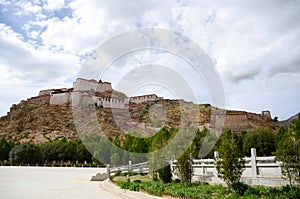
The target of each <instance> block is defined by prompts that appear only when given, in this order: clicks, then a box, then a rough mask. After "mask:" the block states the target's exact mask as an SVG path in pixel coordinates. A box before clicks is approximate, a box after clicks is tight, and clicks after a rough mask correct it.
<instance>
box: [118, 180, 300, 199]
mask: <svg viewBox="0 0 300 199" xmlns="http://www.w3.org/2000/svg"><path fill="white" fill-rule="evenodd" d="M142 177H145V176H142ZM116 181H117V185H118V186H120V187H121V188H122V189H129V190H131V191H144V192H147V193H148V194H151V195H156V196H162V195H172V196H174V197H176V198H190V199H199V198H207V199H209V198H212V199H214V198H217V199H224V198H231V199H235V198H243V199H256V198H257V199H258V198H278V199H281V198H282V199H285V198H291V199H292V198H300V187H293V188H291V187H287V186H285V187H276V188H270V187H262V186H257V187H249V186H246V187H247V188H246V190H245V191H244V192H243V193H242V194H241V193H239V192H235V191H232V190H228V189H227V187H224V186H222V185H209V184H207V183H192V184H189V185H187V186H184V185H182V184H181V183H179V182H175V181H173V182H171V183H167V184H163V183H161V182H159V181H151V180H147V181H144V180H140V179H130V181H127V180H124V179H121V178H119V179H116Z"/></svg>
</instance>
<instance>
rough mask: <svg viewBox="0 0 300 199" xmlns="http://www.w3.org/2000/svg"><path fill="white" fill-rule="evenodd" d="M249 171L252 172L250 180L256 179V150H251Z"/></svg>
mask: <svg viewBox="0 0 300 199" xmlns="http://www.w3.org/2000/svg"><path fill="white" fill-rule="evenodd" d="M251 170H252V178H257V166H256V149H255V148H251Z"/></svg>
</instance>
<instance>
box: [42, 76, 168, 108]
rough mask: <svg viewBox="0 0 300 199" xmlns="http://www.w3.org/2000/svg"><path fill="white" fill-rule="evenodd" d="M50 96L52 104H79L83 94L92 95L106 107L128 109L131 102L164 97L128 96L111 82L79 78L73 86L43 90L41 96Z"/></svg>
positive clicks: (154, 95)
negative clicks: (113, 86) (116, 89)
mask: <svg viewBox="0 0 300 199" xmlns="http://www.w3.org/2000/svg"><path fill="white" fill-rule="evenodd" d="M42 96H50V101H49V104H50V105H62V104H66V103H73V105H75V106H76V105H79V103H80V102H79V99H80V97H82V96H86V97H91V98H92V99H93V101H94V103H95V104H97V106H99V107H104V108H117V109H127V108H128V106H129V102H131V103H142V102H147V101H155V100H160V99H163V98H162V97H158V96H157V95H156V94H149V95H142V96H134V97H127V96H126V95H125V94H123V93H120V92H118V91H114V90H113V89H112V86H111V83H109V82H102V81H101V80H100V81H96V80H94V79H91V80H87V79H83V78H77V79H76V81H75V82H74V83H73V88H69V89H67V88H61V89H48V90H41V91H40V92H39V97H42Z"/></svg>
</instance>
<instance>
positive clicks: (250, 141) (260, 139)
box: [242, 128, 276, 156]
mask: <svg viewBox="0 0 300 199" xmlns="http://www.w3.org/2000/svg"><path fill="white" fill-rule="evenodd" d="M274 140H275V139H274V134H273V132H272V130H271V129H268V128H258V129H256V130H255V131H254V132H252V133H248V134H246V135H244V136H243V141H242V143H243V144H242V145H243V151H244V154H245V155H246V156H250V151H251V148H255V149H256V151H257V155H258V156H270V155H272V153H273V152H275V150H276V146H275V141H274Z"/></svg>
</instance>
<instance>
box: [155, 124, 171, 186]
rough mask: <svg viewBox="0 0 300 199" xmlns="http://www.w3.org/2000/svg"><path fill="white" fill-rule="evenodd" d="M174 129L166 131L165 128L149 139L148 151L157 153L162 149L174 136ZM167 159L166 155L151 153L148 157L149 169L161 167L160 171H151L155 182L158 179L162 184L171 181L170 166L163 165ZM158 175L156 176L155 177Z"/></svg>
mask: <svg viewBox="0 0 300 199" xmlns="http://www.w3.org/2000/svg"><path fill="white" fill-rule="evenodd" d="M175 132H176V129H174V128H171V129H170V130H168V129H167V128H166V127H163V128H161V129H160V130H159V131H158V132H157V133H156V134H155V136H153V137H152V138H151V139H150V141H149V142H150V147H149V150H150V151H151V152H153V151H157V150H159V149H161V148H162V147H164V146H165V145H166V144H168V142H169V141H170V139H171V138H172V136H173V134H175ZM167 157H168V154H161V153H153V155H152V156H151V157H149V160H150V168H151V167H152V168H153V167H157V166H158V165H161V166H159V167H161V168H160V169H158V170H156V171H152V172H151V175H152V178H153V179H154V180H156V179H157V178H158V177H159V178H160V180H161V181H162V182H164V183H168V182H170V181H171V179H172V171H171V167H170V165H169V164H168V165H165V163H166V161H168V160H167ZM157 174H158V176H157Z"/></svg>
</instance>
